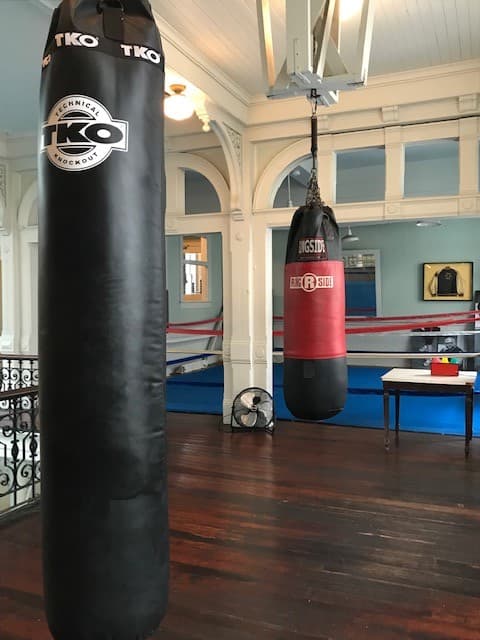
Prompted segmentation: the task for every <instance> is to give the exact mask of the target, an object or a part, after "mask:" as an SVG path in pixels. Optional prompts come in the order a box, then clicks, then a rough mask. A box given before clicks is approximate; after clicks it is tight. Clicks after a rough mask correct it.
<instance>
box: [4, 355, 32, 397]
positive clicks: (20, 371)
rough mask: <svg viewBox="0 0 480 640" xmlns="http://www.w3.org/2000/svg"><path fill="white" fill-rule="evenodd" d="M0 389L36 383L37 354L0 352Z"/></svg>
mask: <svg viewBox="0 0 480 640" xmlns="http://www.w3.org/2000/svg"><path fill="white" fill-rule="evenodd" d="M0 366H1V369H0V374H1V389H0V391H9V390H10V389H24V388H25V387H35V386H37V385H38V356H26V355H16V354H10V353H8V354H0Z"/></svg>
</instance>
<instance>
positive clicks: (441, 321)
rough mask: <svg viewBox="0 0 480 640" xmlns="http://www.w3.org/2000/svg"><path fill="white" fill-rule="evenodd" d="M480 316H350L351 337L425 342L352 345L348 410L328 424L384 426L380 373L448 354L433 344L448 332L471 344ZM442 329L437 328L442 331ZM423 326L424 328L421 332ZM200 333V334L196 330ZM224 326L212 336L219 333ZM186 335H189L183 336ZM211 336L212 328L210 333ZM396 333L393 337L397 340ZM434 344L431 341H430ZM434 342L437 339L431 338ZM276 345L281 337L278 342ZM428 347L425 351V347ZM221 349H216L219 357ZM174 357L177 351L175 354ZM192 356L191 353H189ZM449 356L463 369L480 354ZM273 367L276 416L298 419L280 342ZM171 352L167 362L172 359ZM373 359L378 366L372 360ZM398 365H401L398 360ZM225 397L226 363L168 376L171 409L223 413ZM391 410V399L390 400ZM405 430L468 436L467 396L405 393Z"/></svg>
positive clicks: (476, 430) (477, 419) (478, 429)
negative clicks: (287, 391) (286, 386)
mask: <svg viewBox="0 0 480 640" xmlns="http://www.w3.org/2000/svg"><path fill="white" fill-rule="evenodd" d="M477 317H478V313H476V312H474V311H466V312H458V313H443V314H424V315H415V316H406V315H405V316H388V317H383V318H379V317H378V318H372V317H365V318H362V317H354V318H347V329H346V331H347V338H348V337H349V336H367V337H368V336H372V335H374V336H382V335H383V337H384V338H385V340H384V342H385V343H387V342H388V344H391V343H392V342H395V341H397V342H398V341H399V340H400V339H402V340H403V341H405V339H406V340H407V343H413V344H415V343H416V342H418V341H419V340H421V341H423V343H424V344H423V346H420V347H419V349H417V348H416V349H415V350H406V351H399V350H396V349H394V350H387V349H386V348H385V349H376V350H375V351H371V350H368V349H365V350H359V349H354V350H351V349H349V351H348V354H347V355H348V393H347V400H346V403H345V407H344V409H343V410H342V411H341V412H340V413H339V414H338V415H336V416H334V417H333V418H330V419H327V420H325V421H324V422H326V423H328V424H336V425H343V426H355V427H367V428H377V429H383V428H384V407H383V386H382V380H381V377H382V376H383V375H385V374H386V373H387V372H388V371H389V370H390V369H391V367H392V366H397V365H398V366H402V364H403V366H409V367H410V366H417V367H418V368H422V367H424V363H425V362H428V360H429V359H430V358H433V357H445V355H446V352H445V351H444V350H443V349H442V350H439V351H432V350H431V347H432V346H435V344H436V343H437V342H440V348H441V344H442V341H443V340H444V339H445V338H446V337H449V336H452V335H455V336H456V337H457V340H458V342H460V340H462V341H463V343H464V344H468V342H469V341H470V342H471V343H472V344H473V342H474V338H475V336H476V334H477V333H479V332H478V330H474V329H469V327H470V326H473V323H474V322H475V320H476V319H477ZM274 323H275V330H274V332H273V333H274V337H275V338H277V339H281V336H282V330H281V328H279V325H280V323H281V318H280V317H275V318H274ZM438 329H439V330H438ZM178 330H181V331H182V332H184V331H187V332H188V331H189V329H188V327H187V328H185V326H184V325H182V326H178V327H177V326H176V325H170V327H169V332H170V333H172V334H175V333H176V331H178ZM193 330H194V331H196V333H195V334H193V335H206V334H207V332H208V331H209V330H208V329H193ZM419 330H421V331H419ZM198 331H201V334H198ZM221 333H222V331H221V329H217V330H216V331H215V332H214V333H213V335H214V336H217V337H221ZM183 335H185V334H183ZM209 335H211V332H210V333H209ZM393 337H394V339H393ZM430 339H432V343H431V344H429V340H430ZM433 341H435V342H433ZM276 343H277V345H278V341H276ZM425 346H427V349H426V350H424V347H425ZM219 353H221V350H216V351H215V355H217V356H218V354H219ZM175 355H177V354H176V353H175ZM189 355H190V357H191V356H192V354H189ZM448 355H449V356H452V355H454V356H459V357H461V360H462V361H463V363H464V366H465V368H467V367H468V366H469V365H474V363H475V359H477V358H478V357H479V356H480V354H479V353H477V352H475V351H468V350H463V352H455V353H453V354H452V353H449V354H448ZM273 356H274V365H273V398H274V403H275V413H276V416H277V418H278V419H282V420H296V419H295V418H294V417H293V416H292V414H291V413H290V412H289V411H288V409H287V407H286V406H285V401H284V398H283V366H282V362H281V361H282V357H283V354H282V350H281V349H280V348H279V347H278V346H277V348H276V349H275V351H274V354H273ZM170 357H171V356H170V354H169V360H170ZM372 363H375V364H372ZM398 363H400V364H398ZM478 394H480V381H478V380H477V382H476V384H475V387H474V396H475V397H476V396H478ZM222 401H223V366H222V365H221V364H217V365H216V366H212V367H208V368H204V369H202V370H198V371H191V372H189V373H187V374H185V375H174V376H171V377H169V378H168V380H167V410H168V411H178V412H187V413H207V414H214V415H222ZM392 411H393V399H392ZM402 430H404V431H419V432H426V433H437V434H445V435H456V436H462V435H463V434H464V400H463V398H462V397H460V396H458V395H454V394H442V395H441V396H439V395H438V394H436V395H428V393H425V394H422V395H409V394H404V395H403V396H402ZM473 435H474V436H475V435H480V405H479V403H478V402H474V409H473Z"/></svg>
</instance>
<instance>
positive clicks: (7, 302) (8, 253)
mask: <svg viewBox="0 0 480 640" xmlns="http://www.w3.org/2000/svg"><path fill="white" fill-rule="evenodd" d="M17 247H18V242H17V234H16V232H15V231H13V232H11V233H10V234H9V235H7V236H1V237H0V251H1V259H2V335H1V336H0V352H1V353H18V351H19V350H20V348H19V347H20V317H19V310H20V297H19V295H18V293H19V289H20V287H19V286H18V284H19V281H20V277H19V269H18V256H17Z"/></svg>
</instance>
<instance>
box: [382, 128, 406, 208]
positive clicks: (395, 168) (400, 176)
mask: <svg viewBox="0 0 480 640" xmlns="http://www.w3.org/2000/svg"><path fill="white" fill-rule="evenodd" d="M404 180H405V149H404V145H403V139H402V128H401V127H389V128H386V129H385V206H386V209H387V214H390V215H392V214H395V213H397V212H398V211H399V208H400V203H399V201H400V200H401V199H402V198H403V194H404ZM397 210H398V211H397Z"/></svg>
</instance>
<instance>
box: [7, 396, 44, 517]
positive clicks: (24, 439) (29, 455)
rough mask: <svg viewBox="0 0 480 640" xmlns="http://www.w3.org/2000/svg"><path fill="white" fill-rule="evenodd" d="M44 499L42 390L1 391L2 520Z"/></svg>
mask: <svg viewBox="0 0 480 640" xmlns="http://www.w3.org/2000/svg"><path fill="white" fill-rule="evenodd" d="M39 498H40V433H39V418H38V387H36V386H30V387H26V388H24V389H17V390H13V391H2V392H0V519H1V518H2V517H5V516H6V515H10V514H11V513H12V512H13V511H17V510H19V509H20V508H23V507H28V506H31V505H33V504H34V503H35V502H37V501H38V500H39Z"/></svg>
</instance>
